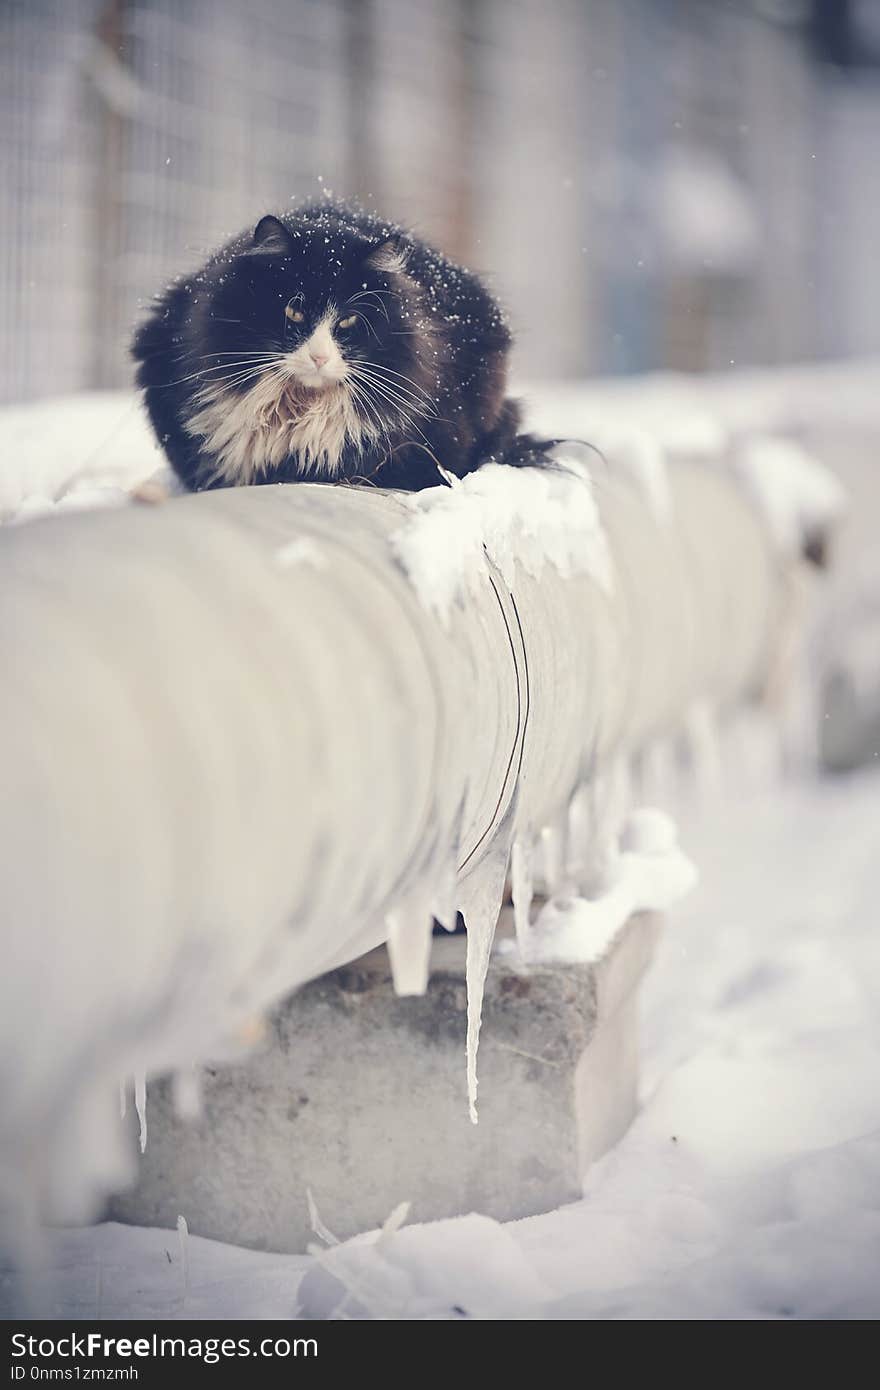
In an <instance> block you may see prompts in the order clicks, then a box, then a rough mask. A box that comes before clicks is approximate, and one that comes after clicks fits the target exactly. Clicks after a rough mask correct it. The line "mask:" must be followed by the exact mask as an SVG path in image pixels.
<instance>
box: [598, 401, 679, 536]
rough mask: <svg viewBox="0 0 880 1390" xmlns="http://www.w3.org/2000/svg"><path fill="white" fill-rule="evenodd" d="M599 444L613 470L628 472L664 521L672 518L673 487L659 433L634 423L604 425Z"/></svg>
mask: <svg viewBox="0 0 880 1390" xmlns="http://www.w3.org/2000/svg"><path fill="white" fill-rule="evenodd" d="M596 444H597V445H598V447H599V448H600V449H601V451H602V453H603V454H604V455H605V457H606V458H607V459H608V463H609V465H610V467H611V468H612V470H615V469H619V470H620V471H622V472H624V473H626V474H627V476H628V477H629V478H630V480H631V481H632V483H633V484H634V486H635V487H636V488H637V489H638V491H639V492H640V493H641V495H642V496H643V497H644V499H645V501H646V502H647V503H648V506H649V507H650V508H651V511H652V513H653V515H654V518H655V520H656V521H658V522H660V524H661V525H664V526H666V525H668V524H669V523H670V522H671V521H672V491H671V489H670V486H669V469H668V466H667V458H666V450H665V448H664V446H663V443H662V442H661V440H660V439H659V438H658V437H657V435H656V434H652V433H651V432H650V431H648V430H645V429H640V428H638V427H637V426H635V425H630V426H626V427H620V426H615V427H603V428H602V429H600V430H599V432H598V434H597V435H596Z"/></svg>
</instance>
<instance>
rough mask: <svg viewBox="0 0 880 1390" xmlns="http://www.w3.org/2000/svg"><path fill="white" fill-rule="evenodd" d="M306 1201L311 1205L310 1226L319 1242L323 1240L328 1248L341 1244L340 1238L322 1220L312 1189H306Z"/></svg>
mask: <svg viewBox="0 0 880 1390" xmlns="http://www.w3.org/2000/svg"><path fill="white" fill-rule="evenodd" d="M306 1201H307V1202H308V1204H309V1225H310V1226H311V1228H312V1230H313V1231H314V1233H315V1235H316V1236H317V1237H318V1239H319V1240H323V1242H324V1244H325V1245H327V1246H333V1245H338V1244H339V1237H338V1236H335V1235H334V1234H333V1232H332V1231H331V1230H328V1228H327V1227H326V1226H325V1225H324V1222H323V1221H322V1220H321V1213H320V1212H319V1211H318V1204H317V1202H316V1201H315V1199H314V1197H313V1196H312V1189H311V1188H310V1187H307V1188H306Z"/></svg>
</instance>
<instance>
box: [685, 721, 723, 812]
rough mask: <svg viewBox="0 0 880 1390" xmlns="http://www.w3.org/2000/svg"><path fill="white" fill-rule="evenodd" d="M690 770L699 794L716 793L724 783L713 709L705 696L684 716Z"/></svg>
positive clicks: (715, 794) (716, 722) (713, 794)
mask: <svg viewBox="0 0 880 1390" xmlns="http://www.w3.org/2000/svg"><path fill="white" fill-rule="evenodd" d="M684 730H685V737H686V740H687V748H688V755H689V761H690V771H691V776H692V778H693V784H694V786H695V787H696V790H697V794H698V795H699V796H706V797H710V796H717V795H720V793H721V788H722V786H723V783H724V772H723V767H722V760H721V747H720V743H719V734H718V721H717V718H716V715H715V711H714V710H713V709H712V707H711V706H710V705H709V703H708V702H707V701H706V700H698V701H695V702H694V704H692V705H691V706H690V708H689V709H688V711H687V713H686V715H685V720H684Z"/></svg>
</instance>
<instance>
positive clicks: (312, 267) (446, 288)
mask: <svg viewBox="0 0 880 1390" xmlns="http://www.w3.org/2000/svg"><path fill="white" fill-rule="evenodd" d="M379 248H382V249H381V250H379ZM377 252H378V256H377ZM371 257H373V258H377V259H378V262H379V264H378V265H373V264H371ZM395 259H398V260H400V261H401V262H402V268H396V267H395V266H394V265H393V264H390V263H391V262H392V261H394V260H395ZM354 296H361V297H359V298H354ZM292 303H295V304H296V306H298V310H299V311H301V312H302V313H303V315H304V319H303V322H302V324H301V325H300V324H297V325H292V324H291V322H290V320H289V318H288V317H287V316H286V315H285V309H286V307H287V306H289V305H291V304H292ZM328 303H332V304H333V305H335V306H336V309H337V311H338V313H339V315H340V317H343V316H344V315H345V313H346V311H347V312H348V313H349V314H350V313H352V312H355V311H356V312H357V315H358V317H357V320H356V324H355V326H354V328H352V329H350V330H345V331H344V332H343V330H341V329H339V328H338V326H337V328H335V329H334V337H335V338H336V340H337V343H338V344H339V346H340V349H341V351H342V355H343V357H344V358H345V360H346V362H352V363H360V364H362V366H363V367H364V369H365V370H371V371H373V372H374V374H375V375H374V377H373V378H372V379H373V381H374V383H375V386H374V388H367V389H368V390H369V396H370V398H369V403H368V404H366V403H364V402H363V401H362V402H361V403H360V404H359V405H358V407H357V408H358V410H359V411H361V413H363V411H368V412H372V416H371V418H372V419H374V420H375V418H376V416H378V417H379V418H380V420H381V431H382V432H381V436H380V437H379V438H378V439H377V440H375V441H372V442H369V443H367V444H366V445H365V444H364V443H363V442H361V444H360V445H358V446H356V447H355V446H352V444H350V443H347V444H346V445H345V447H344V449H343V450H342V452H341V454H340V456H339V459H338V466H337V468H336V469H335V470H334V471H333V474H332V476H330V477H328V476H327V474H326V473H325V474H324V480H328V481H336V480H365V481H368V482H370V483H371V484H373V485H376V486H381V487H394V488H404V489H408V490H416V489H420V488H423V487H432V486H436V485H437V484H438V483H439V482H440V481H441V474H440V472H439V469H438V464H439V465H441V466H442V467H443V468H445V469H448V470H449V471H450V472H451V473H454V474H457V475H458V476H463V475H464V474H466V473H469V472H471V471H472V470H473V469H475V468H477V467H478V466H479V465H480V464H481V463H483V462H485V461H486V460H488V459H494V460H496V461H498V462H504V463H514V464H522V463H535V462H539V461H540V460H541V454H542V449H543V448H544V447H545V445H544V444H542V442H541V441H538V440H535V439H532V438H531V437H530V436H527V435H522V434H520V433H519V424H520V411H519V406H518V405H517V403H516V402H514V401H512V400H510V399H508V398H507V396H506V378H507V358H508V351H509V348H510V343H511V338H510V332H509V330H508V328H507V325H506V323H505V321H504V318H503V315H502V313H501V310H500V309H499V306H498V305H497V304H496V302H495V301H494V299H493V298H492V297H491V295H490V294H489V293H488V291H487V290H486V289H485V287H484V286H483V285H482V284H481V283H480V281H479V280H478V279H477V277H476V276H475V275H473V274H471V273H470V272H469V271H466V270H463V269H462V268H461V267H459V266H456V265H454V264H453V263H452V262H450V261H448V260H447V259H446V258H445V257H444V256H442V255H441V254H440V253H438V252H437V251H434V250H432V249H431V248H430V247H428V246H426V245H424V244H423V243H422V242H420V241H418V240H417V239H416V238H414V237H413V236H411V235H408V234H407V233H405V232H403V231H401V229H400V228H398V227H395V226H392V225H390V224H389V223H386V222H383V221H381V220H380V219H378V218H376V217H374V216H372V215H370V214H365V213H362V212H359V211H354V210H351V209H349V208H346V207H341V206H336V205H331V204H320V205H318V206H313V207H306V208H303V209H301V210H299V211H297V212H293V213H288V214H285V215H284V216H283V217H281V218H275V217H267V218H263V219H262V220H261V221H260V223H259V224H258V226H257V229H256V231H255V232H250V231H249V232H247V233H243V234H242V235H240V236H238V237H236V238H235V239H234V240H233V241H231V242H229V244H228V245H226V246H225V247H223V248H222V249H221V250H220V251H218V252H216V253H215V254H214V255H213V256H212V257H211V259H210V260H209V261H208V263H207V264H206V265H205V266H204V267H203V269H202V270H200V271H199V272H198V273H197V274H195V275H192V276H190V277H188V278H185V279H182V280H180V281H179V282H178V283H176V284H175V285H173V286H171V287H170V288H169V289H168V290H166V291H165V293H164V294H163V295H162V296H161V297H160V298H159V300H158V302H157V303H156V305H155V307H154V308H153V310H152V312H151V314H150V317H149V318H148V319H147V320H146V322H145V323H143V324H142V325H141V327H140V328H139V329H138V332H137V334H136V336H135V340H134V345H133V355H134V357H135V358H136V359H137V361H138V364H139V366H138V372H137V379H138V382H139V384H140V385H141V386H142V387H143V388H144V389H145V392H146V402H147V407H148V410H149V413H150V418H151V420H152V423H153V427H154V429H155V431H156V434H157V436H158V438H159V440H160V441H161V443H162V445H163V447H164V449H165V452H166V453H167V455H168V458H169V459H170V461H171V464H172V465H173V467H174V469H175V470H176V472H177V473H178V475H179V476H180V478H181V479H182V480H183V482H184V484H185V485H186V486H187V487H189V488H191V489H200V488H204V487H218V486H219V487H222V486H226V485H228V483H229V482H230V481H236V479H234V478H229V477H227V476H224V473H223V467H222V464H221V463H220V462H219V461H218V459H217V458H216V457H213V456H212V455H211V452H210V451H209V450H208V449H207V448H206V439H205V437H204V436H198V435H197V436H195V437H194V436H193V434H192V433H190V432H188V430H187V428H186V426H187V421H189V420H191V419H192V417H193V416H194V415H196V414H197V413H198V411H199V408H200V400H199V397H200V393H201V392H203V391H204V389H205V388H206V386H207V385H209V384H212V385H216V384H217V383H219V382H222V383H223V390H224V391H225V392H228V393H229V396H228V397H226V396H224V398H223V399H224V401H225V400H226V399H229V400H230V401H233V400H234V397H235V396H236V395H239V396H241V395H243V394H244V393H245V392H246V391H247V390H248V389H249V388H250V387H251V386H253V384H254V378H253V377H251V378H248V379H247V380H240V379H238V378H239V377H240V373H241V372H242V371H244V370H246V364H247V363H248V362H249V361H253V362H256V360H257V359H256V358H254V357H253V356H251V357H248V354H254V353H257V352H261V353H267V354H271V355H272V356H273V358H274V362H275V363H276V364H277V363H278V362H279V361H280V360H281V358H282V355H283V354H284V353H285V352H290V351H292V350H293V349H295V347H296V346H297V345H298V343H299V342H300V341H302V339H303V337H307V336H308V334H309V333H310V332H311V331H312V329H313V327H314V326H315V324H317V323H318V322H319V321H320V319H321V317H322V315H323V313H324V312H325V310H326V307H327V305H328ZM238 362H241V363H244V364H245V366H242V367H234V366H232V365H231V364H233V363H238ZM255 370H258V368H255ZM273 379H274V378H273ZM382 383H384V388H385V389H384V390H383V389H382ZM361 385H362V387H363V380H362V381H361ZM334 389H339V390H345V389H346V388H345V386H344V385H343V386H341V387H338V388H334ZM285 408H289V409H291V410H296V409H297V408H298V406H297V404H296V402H295V401H293V402H292V403H291V404H290V406H289V407H287V406H286V407H285ZM316 478H318V475H317V474H316V470H315V468H314V465H313V463H311V462H310V461H309V460H306V459H303V458H302V457H300V456H299V455H292V454H288V455H287V456H286V457H285V458H284V459H283V461H282V462H280V463H277V464H274V463H273V464H272V465H270V466H268V467H267V468H265V469H263V470H261V471H260V473H259V475H258V476H256V477H255V478H254V479H253V481H255V482H279V481H299V480H309V479H316ZM318 480H320V479H318Z"/></svg>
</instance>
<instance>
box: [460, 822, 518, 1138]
mask: <svg viewBox="0 0 880 1390" xmlns="http://www.w3.org/2000/svg"><path fill="white" fill-rule="evenodd" d="M512 816H513V807H511V809H510V811H508V813H507V816H506V817H505V820H504V821H503V822H502V824H501V826H500V827H499V830H498V832H497V834H496V836H495V839H494V841H493V843H492V845H491V847H490V849H489V851H488V853H487V854H486V855H485V856H484V858H483V859H481V860H480V861H479V863H478V864H477V865H476V866H475V867H474V868H473V869H471V871H470V873H469V874H468V876H467V878H466V879H465V880H464V882H463V883H461V884H460V885H459V890H458V906H459V910H460V912H461V914H462V916H463V917H464V921H465V926H466V927H467V965H466V969H467V1086H468V1107H469V1110H470V1117H471V1122H472V1123H473V1124H476V1123H477V1049H478V1048H479V1045H480V1024H481V1021H482V1013H483V991H484V989H485V985H486V971H487V970H488V969H489V957H490V956H491V954H492V941H493V939H494V936H495V926H496V924H497V922H498V914H499V912H500V911H501V903H502V901H503V898H504V882H505V879H506V877H507V865H508V862H509V860H510V842H511V823H512Z"/></svg>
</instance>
